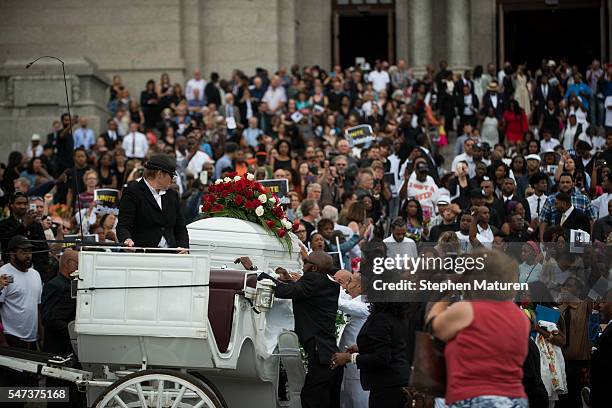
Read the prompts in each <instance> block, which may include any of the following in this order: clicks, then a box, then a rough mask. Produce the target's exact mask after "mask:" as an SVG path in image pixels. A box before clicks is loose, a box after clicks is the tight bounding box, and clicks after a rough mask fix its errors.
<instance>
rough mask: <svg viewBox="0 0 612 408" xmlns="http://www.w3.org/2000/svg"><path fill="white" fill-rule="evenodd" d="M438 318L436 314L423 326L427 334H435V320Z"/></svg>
mask: <svg viewBox="0 0 612 408" xmlns="http://www.w3.org/2000/svg"><path fill="white" fill-rule="evenodd" d="M435 318H436V316H434V317H432V318H431V319H429V321H427V322H426V323H425V326H424V327H423V331H424V332H425V333H427V334H429V335H430V336H432V337H433V336H434V333H433V321H434V319H435Z"/></svg>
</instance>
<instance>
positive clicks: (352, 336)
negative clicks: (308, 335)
mask: <svg viewBox="0 0 612 408" xmlns="http://www.w3.org/2000/svg"><path fill="white" fill-rule="evenodd" d="M346 292H347V293H348V295H349V297H348V298H347V296H345V295H343V294H342V293H341V294H340V296H339V297H338V310H340V311H341V312H342V313H344V314H345V315H346V319H347V323H346V326H344V330H343V331H342V336H341V337H340V344H339V345H338V349H339V350H340V352H341V353H342V352H344V350H346V349H347V348H348V347H350V346H352V345H354V344H356V343H357V335H358V334H359V331H360V330H361V327H362V326H363V324H364V323H365V321H366V319H367V318H368V316H369V314H370V309H369V308H368V304H367V303H365V302H364V301H363V299H362V297H361V275H360V274H358V273H355V274H352V275H351V276H350V279H349V281H348V283H347V284H346ZM369 394H370V393H369V391H364V390H363V388H362V387H361V382H360V379H359V369H358V368H357V365H356V364H347V365H346V366H345V368H344V377H343V379H342V388H341V391H340V407H341V408H367V407H368V398H369Z"/></svg>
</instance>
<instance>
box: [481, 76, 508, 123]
mask: <svg viewBox="0 0 612 408" xmlns="http://www.w3.org/2000/svg"><path fill="white" fill-rule="evenodd" d="M505 102H506V101H505V100H504V97H503V96H502V94H500V93H499V84H498V83H497V81H496V80H492V81H491V82H490V83H489V86H488V87H487V92H486V93H485V94H484V96H483V97H482V104H481V106H482V107H481V110H480V112H481V114H482V116H488V114H489V109H493V111H494V112H495V117H497V120H501V118H502V116H504V109H505Z"/></svg>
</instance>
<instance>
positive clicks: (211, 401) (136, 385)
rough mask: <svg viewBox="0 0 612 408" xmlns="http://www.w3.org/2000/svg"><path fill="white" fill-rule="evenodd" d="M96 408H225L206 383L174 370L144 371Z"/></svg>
mask: <svg viewBox="0 0 612 408" xmlns="http://www.w3.org/2000/svg"><path fill="white" fill-rule="evenodd" d="M93 406H94V407H96V408H107V407H108V408H116V407H120V408H134V407H141V408H149V407H155V408H223V404H222V403H221V401H220V399H219V397H218V396H217V394H216V393H215V391H214V390H213V389H212V388H211V387H209V386H208V385H207V384H206V383H205V382H203V381H201V380H199V379H198V378H196V377H194V376H192V375H190V374H183V373H181V372H178V371H171V370H144V371H139V372H136V373H132V374H130V375H128V376H125V377H123V378H120V379H119V380H117V381H115V382H114V383H113V384H111V385H110V386H109V387H108V388H106V390H104V392H103V393H102V394H101V395H100V396H99V397H98V398H97V399H96V401H95V402H94V404H93Z"/></svg>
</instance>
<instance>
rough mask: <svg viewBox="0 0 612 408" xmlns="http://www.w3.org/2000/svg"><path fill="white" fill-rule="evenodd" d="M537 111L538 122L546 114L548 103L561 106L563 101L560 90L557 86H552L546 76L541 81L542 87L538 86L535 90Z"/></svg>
mask: <svg viewBox="0 0 612 408" xmlns="http://www.w3.org/2000/svg"><path fill="white" fill-rule="evenodd" d="M534 99H535V111H536V115H537V118H538V120H539V119H540V117H541V116H542V114H543V113H544V110H545V109H546V103H547V102H548V101H549V100H551V101H553V102H554V103H555V106H557V105H558V104H559V101H560V100H561V93H560V92H559V88H558V87H556V86H552V85H550V84H549V83H548V76H547V75H546V74H543V75H542V79H541V81H540V85H538V86H537V87H536V89H535V95H534Z"/></svg>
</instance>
